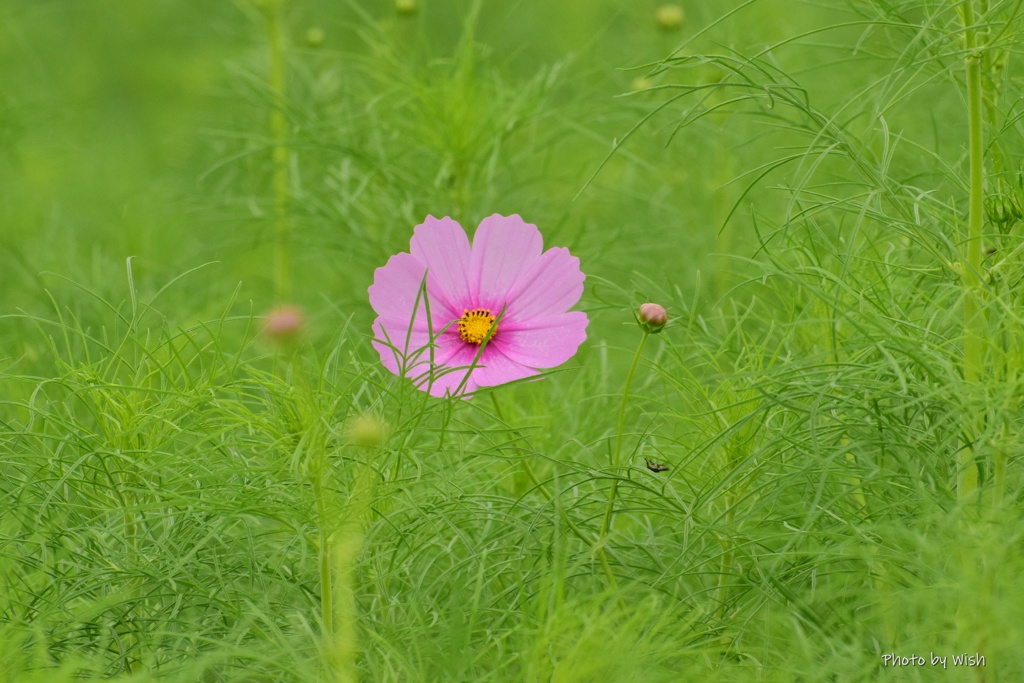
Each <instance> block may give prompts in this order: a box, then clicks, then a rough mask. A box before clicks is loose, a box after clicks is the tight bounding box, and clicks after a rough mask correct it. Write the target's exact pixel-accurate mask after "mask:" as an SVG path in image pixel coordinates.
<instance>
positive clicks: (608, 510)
mask: <svg viewBox="0 0 1024 683" xmlns="http://www.w3.org/2000/svg"><path fill="white" fill-rule="evenodd" d="M649 336H651V333H650V332H648V331H647V330H644V334H643V336H642V337H640V344H639V345H638V346H637V347H636V353H635V354H634V355H633V363H632V365H630V366H629V374H628V375H626V386H625V388H624V389H623V390H622V402H621V403H620V404H619V419H618V423H617V426H616V431H615V452H614V453H613V455H612V462H611V465H612V470H613V471H617V470H618V469H619V468H620V467H621V466H622V434H623V432H624V431H625V427H626V405H627V404H628V403H629V388H630V386H632V384H633V375H635V374H636V366H637V365H638V364H639V363H640V356H641V354H643V351H644V344H646V343H647V338H648V337H649ZM618 491H619V480H618V479H617V478H616V479H612V485H611V488H610V489H608V505H607V506H606V507H605V510H604V521H603V522H602V523H601V534H600V536H599V537H598V541H597V552H598V554H599V555H600V557H601V562H602V564H606V563H607V559H606V558H605V555H604V546H605V543H607V539H608V532H609V531H611V528H612V518H613V515H614V511H615V497H616V495H617V494H618ZM605 571H606V573H609V571H608V569H607V568H606V570H605ZM609 578H611V577H610V576H609Z"/></svg>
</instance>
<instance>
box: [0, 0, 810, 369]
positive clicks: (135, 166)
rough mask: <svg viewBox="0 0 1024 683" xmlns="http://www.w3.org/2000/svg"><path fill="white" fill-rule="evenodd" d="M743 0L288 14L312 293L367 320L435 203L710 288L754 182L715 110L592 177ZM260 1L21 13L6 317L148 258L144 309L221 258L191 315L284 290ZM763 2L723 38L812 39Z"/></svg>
mask: <svg viewBox="0 0 1024 683" xmlns="http://www.w3.org/2000/svg"><path fill="white" fill-rule="evenodd" d="M738 4H739V3H714V5H715V6H714V7H710V6H708V4H707V3H700V2H691V3H681V7H682V9H684V11H685V19H684V20H683V22H682V23H681V25H679V26H663V25H660V24H659V21H658V19H657V15H656V10H657V8H658V7H659V5H658V3H653V2H638V3H624V2H611V1H589V0H588V1H586V2H560V3H547V2H540V1H524V2H514V3H494V2H485V3H482V4H481V7H480V12H479V17H478V18H477V19H475V20H473V19H467V17H472V16H473V11H472V10H473V7H474V5H473V4H472V3H469V2H422V3H419V4H418V6H417V8H416V11H414V12H411V13H407V12H401V11H399V10H398V9H396V6H395V4H394V3H391V2H361V3H357V2H352V3H346V2H326V1H320V0H294V1H292V0H288V1H287V2H285V3H283V6H282V12H283V17H284V24H283V32H284V34H285V41H286V43H285V45H286V54H285V58H286V63H287V71H286V73H287V76H286V79H287V81H286V107H287V117H288V124H289V141H288V146H289V169H290V190H291V195H292V202H291V205H290V209H289V213H290V215H291V216H292V220H293V225H294V239H295V245H296V246H295V253H294V259H295V268H294V270H295V273H296V286H295V288H294V292H295V294H294V297H293V298H295V299H296V300H298V301H299V302H300V303H303V304H306V305H309V306H310V307H311V308H312V309H313V310H324V309H326V308H330V307H332V306H333V307H340V308H343V309H345V310H346V311H352V310H353V309H354V310H356V311H357V315H359V316H360V317H365V318H366V320H365V321H364V322H365V323H366V324H368V322H369V316H370V313H369V310H368V307H367V306H366V304H365V289H366V287H367V285H368V284H369V283H370V281H371V278H372V271H373V268H375V267H377V266H379V265H382V264H383V263H384V262H385V260H386V258H387V256H388V255H389V254H390V253H394V252H395V251H398V250H401V249H405V248H407V244H408V236H409V234H410V233H411V229H412V227H413V226H414V225H415V224H416V223H418V222H419V221H420V220H422V218H423V217H424V216H425V215H426V214H428V213H433V214H437V215H441V214H451V215H453V216H454V217H456V218H457V219H458V220H460V221H461V222H463V224H464V227H466V228H467V229H470V230H471V229H472V228H473V227H474V226H475V225H476V223H477V221H478V220H479V219H480V218H482V217H483V216H485V215H488V214H490V213H493V212H501V213H517V212H518V213H521V214H523V215H524V216H525V217H526V219H527V220H529V221H532V222H535V223H537V224H538V225H540V227H541V229H542V231H543V232H544V233H545V236H546V240H547V242H548V244H552V245H553V244H564V245H566V246H569V247H570V248H572V249H573V251H574V252H575V253H579V255H580V256H581V257H582V258H583V263H584V268H585V270H587V272H588V273H590V274H592V275H593V276H594V279H592V280H591V284H592V285H595V286H596V285H597V282H598V281H597V278H609V279H612V280H615V281H616V282H617V283H618V286H620V287H623V288H624V289H627V290H628V288H629V284H628V279H629V277H630V276H628V275H627V273H629V272H630V271H633V270H639V271H641V272H643V273H646V274H648V275H650V276H651V277H652V279H653V280H655V281H659V280H660V281H662V282H663V284H664V285H666V288H668V289H670V288H671V287H672V286H675V285H682V286H683V287H684V289H688V288H689V287H690V286H692V285H693V284H694V283H696V282H697V279H698V274H697V271H698V268H700V267H704V268H705V269H706V270H707V269H712V270H713V268H714V267H715V266H714V263H712V262H707V261H702V259H703V257H705V256H706V255H708V254H709V253H712V252H714V251H715V234H716V231H717V230H718V228H719V227H720V226H719V225H717V224H714V223H713V222H711V221H709V219H708V217H709V216H710V217H712V219H713V220H721V219H723V218H724V216H725V213H726V209H727V208H728V205H729V203H730V202H731V201H732V200H733V199H734V198H735V196H736V193H735V192H733V191H730V190H728V189H726V190H723V189H722V188H721V184H722V183H724V182H725V181H726V180H728V179H729V178H730V177H731V174H733V173H735V171H736V161H735V159H734V158H733V156H734V152H733V151H731V150H728V148H729V146H730V145H732V144H734V142H733V141H731V140H730V139H729V138H727V137H726V136H725V133H724V132H723V133H721V134H719V133H718V132H717V131H716V130H715V126H716V125H717V124H716V122H713V121H709V122H708V124H707V125H703V126H702V128H701V129H698V131H696V133H694V132H691V131H687V132H686V137H685V139H682V140H679V141H677V143H676V144H674V145H673V146H671V147H668V148H667V147H666V144H667V142H668V138H669V134H670V133H671V132H672V128H673V125H674V123H675V119H673V118H671V117H670V118H669V119H666V120H664V121H661V122H660V123H658V124H657V125H651V126H648V127H646V128H644V129H642V130H641V131H640V132H639V133H638V134H637V135H636V136H634V138H633V139H632V140H631V141H630V143H629V144H628V145H627V146H626V147H624V148H622V151H620V153H619V154H617V155H616V156H615V157H614V158H613V159H612V160H611V162H610V163H609V164H608V165H607V166H605V167H604V168H603V170H602V171H601V173H599V174H598V175H597V177H596V179H595V180H594V182H593V183H592V184H591V185H589V186H587V187H586V189H585V190H584V186H585V184H586V181H587V179H588V178H590V177H591V176H592V175H593V174H594V173H595V171H596V170H597V169H598V167H599V164H600V163H601V161H602V159H603V158H604V157H605V155H606V154H607V153H608V152H609V150H610V149H611V145H612V141H613V140H614V139H621V138H622V137H623V136H624V135H625V134H626V132H627V131H629V130H630V128H631V127H632V126H633V125H634V124H636V123H637V121H639V119H640V118H641V117H642V116H643V115H644V114H646V113H647V112H649V111H650V110H651V109H652V108H653V107H654V106H655V104H657V103H658V102H659V101H660V95H659V94H657V93H651V92H646V93H632V95H629V94H630V93H631V91H633V90H635V89H637V88H642V87H649V86H651V85H656V84H657V81H652V80H646V81H641V80H639V79H642V78H643V76H644V75H645V73H646V72H647V71H648V70H649V65H650V64H652V63H654V62H656V61H657V60H659V59H662V58H664V57H665V56H667V55H668V54H670V53H671V52H672V51H673V50H674V49H675V48H676V47H677V46H679V45H680V44H681V43H682V42H683V41H685V40H687V39H690V38H692V37H693V36H694V35H695V34H696V33H697V32H699V31H700V30H701V29H703V28H706V27H707V25H708V24H709V23H710V22H711V21H712V20H713V19H715V18H717V17H719V16H721V15H723V14H725V13H726V10H727V9H729V7H731V6H735V5H738ZM263 9H264V8H263V7H262V6H261V5H260V4H259V3H256V2H251V1H250V0H237V1H236V2H227V1H224V2H204V3H191V2H174V1H171V0H156V1H152V2H144V3H140V2H132V1H130V0H102V1H101V0H42V1H36V0H33V1H31V2H19V1H17V0H8V1H7V2H5V3H3V5H2V9H0V12H2V15H0V32H2V38H0V223H2V229H0V235H2V238H0V239H2V252H3V253H2V257H0V258H2V260H0V278H2V283H3V289H4V299H5V302H6V303H7V308H8V310H12V309H14V310H18V309H20V310H27V311H30V312H38V311H40V310H47V309H51V308H52V305H51V303H50V302H49V300H48V296H49V295H48V294H47V293H46V292H47V291H49V292H54V293H55V296H56V298H57V299H58V300H59V301H60V305H61V306H63V305H70V303H69V301H68V300H67V299H66V298H65V297H63V296H62V295H61V294H60V293H61V292H63V291H68V298H70V299H73V300H77V301H81V300H87V299H89V298H90V297H89V296H84V294H83V291H82V290H85V291H88V292H91V293H93V294H96V295H97V296H99V297H100V298H102V299H104V300H107V301H111V302H114V303H116V302H118V301H123V300H125V299H126V298H127V278H126V275H125V262H126V259H127V258H128V257H134V260H133V264H132V268H133V272H134V277H135V286H136V287H137V288H139V291H140V293H142V294H143V298H145V296H144V294H145V293H146V292H149V293H154V292H156V291H158V290H159V289H160V288H162V287H163V286H164V285H166V284H167V283H168V282H170V281H172V280H173V279H174V278H176V277H178V276H179V275H181V274H182V273H185V272H187V271H191V270H192V269H194V268H197V267H200V266H204V265H205V267H203V268H201V269H200V271H198V272H197V273H194V274H192V275H189V276H188V278H187V280H188V282H189V284H187V285H181V286H174V287H171V288H170V289H169V290H168V291H167V293H165V294H164V295H162V296H163V300H164V301H165V302H167V303H165V304H164V305H163V306H162V308H164V309H166V310H170V311H178V314H179V315H181V316H182V317H184V318H190V317H199V318H202V317H204V316H210V315H218V314H219V313H221V312H222V311H223V309H224V307H225V306H227V305H228V301H230V300H232V293H233V292H235V290H236V288H238V289H237V302H241V303H240V304H238V305H249V306H250V307H251V308H252V309H254V310H255V311H256V312H260V311H263V310H265V309H266V308H267V307H269V306H270V305H271V304H272V303H274V302H273V299H274V294H273V291H272V290H273V287H272V273H271V271H272V261H273V257H272V254H271V249H272V245H273V239H272V233H273V193H272V189H271V161H270V157H271V139H270V131H269V128H268V116H269V112H270V109H271V97H270V95H269V88H268V85H267V82H268V69H269V66H268V64H269V48H268V44H269V41H268V35H267V22H266V20H265V18H264V13H263ZM751 11H753V12H754V15H753V18H754V19H756V21H755V22H753V23H752V22H751V16H750V15H749V11H748V15H747V17H746V20H745V21H746V23H745V24H742V25H741V24H739V23H736V24H735V25H734V24H731V23H729V22H726V23H725V24H722V25H720V26H716V27H715V30H714V31H713V32H712V34H711V35H712V36H713V37H714V41H715V42H716V43H717V42H719V41H721V40H723V37H724V38H726V39H728V40H729V41H735V42H736V43H742V44H745V45H746V44H759V43H761V42H765V41H769V40H773V39H775V38H778V37H780V36H782V35H784V30H785V31H789V32H793V31H795V30H797V29H798V28H799V27H798V26H795V25H794V24H793V20H792V19H787V20H785V21H783V18H782V17H783V15H782V14H781V13H779V12H775V11H773V8H772V6H771V4H768V6H767V7H765V8H763V9H759V8H754V9H753V10H751ZM814 14H815V13H814V11H811V10H808V11H805V12H801V17H800V19H799V21H805V22H810V21H812V20H813V19H814ZM754 25H756V35H751V33H750V27H751V26H754ZM644 65H648V66H646V67H645V66H644ZM630 69H631V70H630ZM695 75H696V76H699V75H700V74H695ZM679 111H680V107H675V108H672V109H670V110H669V112H670V113H671V115H672V116H673V117H678V113H679ZM581 190H583V191H582V192H580V191H581ZM738 234H739V235H740V236H741V238H742V235H743V232H742V231H740V232H739V233H738ZM67 280H70V281H72V282H74V283H76V284H75V285H72V284H70V283H69V282H68V281H67ZM644 287H645V285H644V286H640V289H643V288H644ZM69 288H70V289H69ZM634 289H636V287H634ZM655 293H656V292H650V295H653V294H655ZM175 297H177V298H178V299H180V300H181V301H180V302H176V301H174V299H175ZM168 299H171V301H169V302H168V301H167V300H168ZM627 299H628V296H625V295H621V294H620V295H617V297H615V304H616V305H617V306H627V305H629V304H630V303H631V302H630V301H628V300H627ZM248 302H251V304H250V303H248ZM178 303H180V304H182V305H181V306H180V307H179V306H178ZM328 304H329V305H328ZM591 306H595V304H594V302H591ZM80 313H81V314H82V315H87V314H86V313H85V312H84V311H80ZM618 315H619V313H618V312H616V316H618ZM177 322H178V323H179V324H180V323H183V322H185V321H182V320H179V321H177ZM333 324H334V322H333V321H331V322H329V325H333ZM3 343H4V344H5V345H10V344H11V343H12V342H11V337H9V336H6V337H5V338H4V342H3ZM4 351H5V352H6V353H5V354H4V355H17V353H18V350H17V349H13V348H6V349H4Z"/></svg>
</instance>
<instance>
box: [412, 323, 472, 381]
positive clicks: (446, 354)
mask: <svg viewBox="0 0 1024 683" xmlns="http://www.w3.org/2000/svg"><path fill="white" fill-rule="evenodd" d="M479 349H480V347H478V346H477V345H476V344H466V343H465V342H463V341H462V340H461V339H459V338H458V335H456V336H455V338H454V341H452V342H450V343H449V344H447V345H446V346H445V348H443V349H439V350H438V351H439V353H437V354H436V356H435V361H436V362H437V363H438V365H439V367H438V368H437V369H436V370H435V371H434V376H433V378H432V379H433V381H432V382H430V395H431V396H444V395H445V394H450V395H452V396H455V395H456V393H455V392H456V391H459V393H458V395H459V396H465V395H467V394H471V393H473V392H474V391H476V389H477V383H476V381H475V378H476V373H477V372H479V369H478V367H479V365H478V367H477V368H474V369H473V371H472V372H470V370H469V367H470V366H471V365H472V364H473V359H474V358H476V353H477V351H479ZM456 368H457V369H456ZM467 373H469V375H470V376H469V379H467V380H466V381H465V384H463V379H464V378H465V377H466V374H467ZM427 385H428V379H427V378H426V377H424V378H423V379H422V380H421V381H419V382H417V386H419V388H420V389H423V390H424V391H426V390H427ZM460 385H462V389H461V390H459V386H460Z"/></svg>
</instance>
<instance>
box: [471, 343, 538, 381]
mask: <svg viewBox="0 0 1024 683" xmlns="http://www.w3.org/2000/svg"><path fill="white" fill-rule="evenodd" d="M536 374H539V373H538V371H537V370H535V369H534V368H532V367H527V366H526V365H523V364H522V363H517V362H516V361H514V360H512V359H511V358H509V357H508V356H506V355H505V354H504V353H502V352H501V350H500V348H499V347H497V346H496V345H494V344H488V345H487V348H486V349H484V352H483V355H482V356H481V357H480V362H479V364H478V367H477V369H476V370H474V371H473V380H474V381H475V382H476V383H477V384H479V385H480V386H482V387H494V386H498V385H499V384H506V383H508V382H513V381H515V380H517V379H523V378H524V377H533V376H534V375H536Z"/></svg>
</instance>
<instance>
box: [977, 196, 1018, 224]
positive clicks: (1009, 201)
mask: <svg viewBox="0 0 1024 683" xmlns="http://www.w3.org/2000/svg"><path fill="white" fill-rule="evenodd" d="M1022 213H1024V212H1022V211H1021V206H1020V202H1019V201H1018V200H1017V197H1016V196H1015V195H1013V194H995V195H989V196H988V197H985V215H986V216H988V220H989V221H990V222H991V223H992V224H993V225H995V226H996V227H998V228H999V229H1000V230H1001V231H1002V232H1004V233H1005V232H1008V231H1009V229H1010V228H1011V227H1012V226H1013V224H1014V223H1016V222H1017V221H1019V220H1020V219H1021V216H1022Z"/></svg>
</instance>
